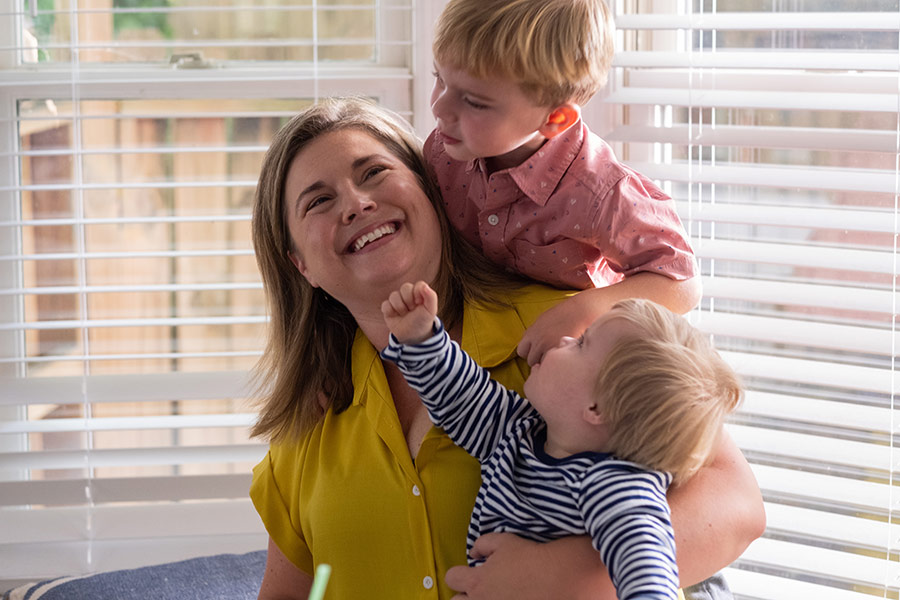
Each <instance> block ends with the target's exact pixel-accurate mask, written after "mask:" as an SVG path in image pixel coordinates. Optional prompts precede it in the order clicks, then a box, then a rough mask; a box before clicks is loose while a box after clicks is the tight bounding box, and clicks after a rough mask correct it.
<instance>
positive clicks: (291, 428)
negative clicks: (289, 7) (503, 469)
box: [250, 99, 761, 600]
mask: <svg viewBox="0 0 900 600" xmlns="http://www.w3.org/2000/svg"><path fill="white" fill-rule="evenodd" d="M426 172H427V171H426V168H425V165H424V162H423V160H422V156H421V151H420V146H419V142H418V140H417V139H416V138H415V137H414V136H412V135H411V134H410V133H409V129H408V128H407V126H406V124H405V123H404V122H402V121H401V120H400V119H398V118H396V117H395V116H393V115H392V114H390V113H387V112H386V111H384V110H383V109H379V108H377V107H375V106H374V105H372V104H369V103H367V102H363V101H361V100H355V99H333V100H329V101H326V102H323V103H322V104H320V105H317V106H315V107H312V108H310V109H308V110H306V111H304V112H303V113H301V114H300V115H299V116H297V117H296V118H294V119H293V120H292V121H291V122H289V123H288V124H287V125H286V126H285V127H284V128H283V129H282V130H281V131H280V132H279V134H278V135H277V136H276V137H275V139H274V141H273V143H272V145H271V147H270V149H269V151H268V153H267V155H266V158H265V160H264V162H263V167H262V173H261V176H260V181H259V185H258V187H257V194H256V199H255V204H254V212H253V241H254V246H255V249H256V255H257V260H258V263H259V266H260V271H261V273H262V277H263V284H264V289H265V292H266V298H267V301H268V304H269V312H270V315H271V319H270V323H269V338H268V343H267V347H266V352H265V354H264V356H263V359H262V362H261V363H260V368H259V371H258V374H259V377H260V379H259V381H260V382H261V383H262V384H263V385H261V387H260V394H259V395H260V400H261V406H262V410H261V413H260V419H259V422H258V423H257V425H256V427H255V429H254V433H255V434H256V435H259V436H265V437H267V438H269V440H270V447H269V452H268V454H267V456H266V457H265V458H264V459H263V460H262V462H260V463H259V464H258V465H257V466H256V468H255V469H254V479H253V484H252V488H251V493H250V495H251V498H252V500H253V502H254V505H255V507H256V509H257V511H258V512H259V514H260V516H261V517H262V521H263V523H264V524H265V526H266V529H267V531H268V533H269V536H270V542H269V552H268V559H267V569H266V575H265V577H264V579H263V583H262V587H261V590H260V598H264V599H265V598H275V597H279V598H305V595H306V594H307V593H308V590H309V588H310V584H311V576H312V573H313V572H314V570H315V567H316V566H317V565H318V564H322V563H327V564H330V565H331V566H332V568H333V571H332V575H331V579H330V580H329V594H333V595H334V597H345V598H360V597H365V598H372V599H375V600H380V599H382V598H384V599H391V600H397V599H400V600H405V599H406V598H420V597H422V594H423V591H424V592H425V593H426V594H429V592H430V594H429V595H430V596H432V597H437V598H448V599H449V598H451V597H452V596H453V591H451V589H450V585H449V584H448V581H453V582H454V583H453V585H454V586H455V587H456V589H459V590H462V591H465V592H466V594H467V597H469V598H471V599H473V600H477V599H480V598H500V599H503V598H511V597H516V598H519V599H520V600H524V599H526V598H532V597H549V596H554V595H562V596H565V597H570V596H576V595H578V594H579V593H581V592H583V591H585V590H591V591H592V592H596V593H597V594H598V596H597V597H601V598H613V597H614V594H613V593H612V589H611V586H610V583H609V580H608V577H607V576H606V574H605V569H603V568H602V566H601V565H599V562H598V560H597V554H596V552H595V551H594V550H593V548H591V546H590V541H589V540H588V538H587V537H586V536H580V537H574V538H565V539H562V540H556V541H553V542H549V543H547V544H537V543H535V542H529V541H526V540H524V539H521V538H518V537H516V536H509V535H508V534H499V537H497V538H493V540H492V543H496V544H500V547H496V546H494V547H491V548H490V551H486V552H485V556H486V561H485V563H484V565H483V566H481V567H479V568H478V569H477V570H473V571H468V570H466V569H467V568H466V567H462V566H459V565H464V564H465V548H466V544H465V537H466V529H467V524H468V522H469V517H470V513H471V511H472V505H473V502H474V498H475V494H476V492H477V489H478V486H479V484H480V480H481V477H480V472H479V466H478V463H477V461H475V460H474V459H473V458H471V457H470V456H468V455H467V454H466V453H465V451H464V450H462V449H461V448H459V447H457V446H455V445H454V444H453V443H452V442H451V440H450V439H449V438H448V437H447V435H446V433H444V431H443V430H442V429H439V428H436V427H434V426H432V424H431V422H430V420H429V418H428V414H427V411H426V410H425V407H424V405H423V403H422V401H421V399H420V398H419V397H418V395H417V394H416V393H415V392H414V391H413V390H412V389H411V388H410V387H409V386H408V385H407V384H406V382H405V381H404V380H403V377H402V375H401V374H400V372H399V371H398V370H397V368H396V366H394V365H390V364H383V363H382V361H381V359H380V357H379V355H378V351H379V350H381V349H383V348H384V347H385V346H386V344H387V340H388V330H387V327H386V325H385V323H384V319H383V316H382V314H381V303H382V301H384V300H385V299H387V297H388V296H389V294H390V292H391V291H393V290H394V289H396V288H397V287H399V286H400V285H401V284H402V283H405V282H407V281H417V280H424V281H427V282H428V283H429V284H430V285H431V286H432V287H433V288H435V290H437V291H438V293H439V294H440V297H441V298H442V300H443V302H442V304H441V305H440V307H439V309H438V314H439V316H440V317H441V319H442V321H443V322H444V323H445V324H446V326H447V331H448V332H449V333H450V335H451V337H452V338H453V339H454V340H456V341H457V342H459V343H460V346H461V347H462V348H463V349H465V350H466V351H467V352H468V353H469V354H470V355H472V356H473V358H474V359H475V360H476V362H477V363H478V364H479V365H481V366H483V367H485V368H487V369H488V370H489V371H490V373H491V376H492V377H493V378H494V379H496V380H497V381H499V382H501V383H502V384H503V385H505V386H506V387H508V388H510V389H515V390H517V391H518V392H519V393H521V392H522V385H523V381H524V379H525V376H526V374H527V372H528V367H527V364H526V362H525V361H524V360H523V359H520V358H519V357H518V356H517V355H516V346H517V344H518V342H519V340H520V338H521V336H522V334H523V333H524V331H525V329H526V328H527V327H528V326H529V325H530V324H531V323H533V322H534V320H535V319H536V318H537V317H538V316H539V315H540V314H541V313H542V312H543V311H544V310H546V309H547V308H549V307H552V306H554V305H555V304H556V303H558V302H559V301H561V300H562V299H564V298H565V297H566V296H567V295H568V294H569V293H568V292H564V291H561V290H556V289H550V288H546V287H543V286H537V285H524V284H523V283H522V282H520V281H518V280H513V279H510V276H509V275H507V274H505V273H503V272H500V271H498V270H497V268H496V267H493V266H492V265H490V264H488V263H487V262H485V260H484V258H483V257H481V256H480V254H478V253H477V252H475V251H474V250H473V249H472V248H471V247H470V246H468V245H467V244H466V243H464V242H463V241H461V240H460V239H459V238H458V237H457V234H456V233H455V232H454V231H452V230H451V228H450V227H449V226H448V223H447V219H446V216H445V214H444V213H443V209H442V207H441V204H440V197H439V194H438V193H437V191H436V189H435V188H434V186H433V184H432V183H431V182H430V180H429V179H428V177H427V176H426ZM713 496H714V497H713ZM726 496H727V497H726ZM711 498H712V499H713V500H714V502H712V503H711V502H710V499H711ZM670 501H671V504H672V511H673V522H674V523H675V527H676V535H678V536H679V541H678V543H679V545H680V548H682V549H684V552H683V558H684V564H683V565H679V566H680V568H681V569H682V572H683V573H686V575H684V576H683V581H684V582H685V583H692V582H694V581H696V580H699V579H702V578H703V577H707V576H709V575H710V574H711V573H713V572H714V571H716V570H717V569H719V568H721V567H722V566H724V565H725V564H727V563H728V562H729V561H731V560H732V559H733V558H734V557H735V556H737V554H739V553H740V551H741V550H743V548H744V547H746V544H747V543H749V541H750V540H751V539H753V538H754V537H755V536H756V535H758V531H759V529H760V527H759V525H760V523H759V521H758V519H757V517H758V516H759V515H760V514H761V513H760V511H759V510H758V508H759V507H760V506H761V502H760V499H759V494H758V490H757V489H756V486H755V483H754V481H753V479H752V476H750V473H749V469H748V468H747V466H746V462H745V461H744V460H743V457H742V456H741V455H740V453H739V452H738V451H737V450H736V448H735V447H734V446H733V444H731V442H730V438H728V437H727V436H725V438H724V440H723V444H722V446H721V448H719V450H718V455H717V460H716V461H715V462H714V464H713V465H712V466H710V467H709V468H707V469H705V470H704V472H702V473H701V474H700V475H698V477H696V478H695V479H694V480H692V482H690V483H689V484H687V485H685V486H684V487H683V488H681V489H680V492H679V494H678V496H677V497H673V498H671V499H670ZM711 504H712V505H713V506H723V507H728V509H727V515H726V514H725V512H724V510H723V511H721V512H720V511H718V510H713V512H714V513H715V514H710V508H709V507H710V505H711ZM700 519H702V523H703V526H700V524H699V523H700V521H699V520H700ZM487 537H488V536H485V538H482V539H486V538H487ZM485 543H487V542H485ZM477 548H478V546H476V549H477ZM710 557H712V558H710ZM553 565H557V567H555V568H554V567H553ZM448 571H449V573H448ZM563 571H564V572H563ZM445 575H446V581H445ZM560 586H571V587H570V588H567V589H562V588H561V587H560ZM604 593H605V594H607V595H604Z"/></svg>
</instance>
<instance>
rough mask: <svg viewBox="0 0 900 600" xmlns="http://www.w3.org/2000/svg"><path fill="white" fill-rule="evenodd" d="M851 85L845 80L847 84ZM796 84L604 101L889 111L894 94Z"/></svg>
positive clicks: (660, 92) (632, 92) (621, 92)
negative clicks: (817, 89) (786, 87)
mask: <svg viewBox="0 0 900 600" xmlns="http://www.w3.org/2000/svg"><path fill="white" fill-rule="evenodd" d="M849 83H851V82H850V81H848V84H849ZM802 89H803V88H802V87H801V86H800V84H799V83H796V84H795V85H794V89H792V90H790V91H791V93H790V95H788V96H786V95H785V91H788V90H777V91H767V90H727V89H726V90H722V89H717V90H704V89H664V88H636V87H629V88H621V89H618V90H616V91H614V92H612V93H611V94H610V95H609V96H607V97H606V98H605V99H604V101H605V102H607V103H611V104H651V105H652V104H659V105H663V106H666V105H674V106H693V107H703V108H716V107H725V108H754V109H772V110H823V111H825V110H827V111H864V112H893V111H896V109H897V95H896V94H890V93H884V94H872V93H858V94H857V93H851V92H827V93H823V92H805V91H801V90H802Z"/></svg>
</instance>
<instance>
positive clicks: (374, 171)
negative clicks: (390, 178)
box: [363, 165, 386, 179]
mask: <svg viewBox="0 0 900 600" xmlns="http://www.w3.org/2000/svg"><path fill="white" fill-rule="evenodd" d="M385 170H386V167H382V166H381V165H378V166H376V167H371V168H370V169H367V170H366V172H365V174H364V175H363V179H371V178H372V177H374V176H376V175H378V174H379V173H381V172H383V171H385Z"/></svg>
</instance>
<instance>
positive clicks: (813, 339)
mask: <svg viewBox="0 0 900 600" xmlns="http://www.w3.org/2000/svg"><path fill="white" fill-rule="evenodd" d="M694 324H695V325H696V326H697V327H698V328H699V329H701V330H702V331H706V332H708V333H712V334H714V335H722V336H730V337H740V338H747V339H753V340H760V341H764V342H771V343H774V344H780V345H787V346H802V347H814V348H828V349H832V350H843V351H846V352H848V353H849V352H858V353H861V354H869V355H882V356H890V355H892V354H893V352H894V348H896V347H900V346H898V345H897V343H898V342H900V332H892V331H891V330H890V329H887V328H884V327H882V328H875V327H862V326H853V325H838V324H834V323H824V322H821V321H805V320H803V318H802V317H801V316H795V317H794V316H791V315H785V316H783V317H781V316H779V317H764V316H757V315H748V314H740V313H725V312H721V311H715V312H703V313H701V314H700V316H699V317H698V319H697V320H696V321H695V323H694Z"/></svg>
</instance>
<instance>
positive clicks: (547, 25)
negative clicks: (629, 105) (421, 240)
mask: <svg viewBox="0 0 900 600" xmlns="http://www.w3.org/2000/svg"><path fill="white" fill-rule="evenodd" d="M613 34H614V31H613V24H612V17H611V15H610V14H609V11H608V9H607V7H606V5H605V4H604V2H603V0H450V2H449V3H448V4H447V6H446V8H445V9H444V11H443V12H442V14H441V16H440V18H439V20H438V23H437V27H436V31H435V39H434V47H433V50H434V69H435V73H434V76H435V82H434V89H433V91H432V94H431V108H432V111H433V113H434V117H435V119H436V120H437V127H436V128H435V130H434V131H433V132H432V133H431V134H430V135H429V137H428V139H427V140H426V142H425V156H426V159H427V161H428V162H429V164H430V166H431V167H432V169H433V175H434V177H435V178H436V181H437V183H438V185H439V186H440V190H441V194H442V195H443V199H444V203H445V205H446V207H447V214H448V215H449V217H450V221H451V222H452V223H453V225H454V227H455V228H456V229H458V230H459V231H460V232H461V233H462V234H463V236H464V237H465V238H466V239H467V240H468V241H469V242H470V243H472V244H474V245H475V246H476V247H477V248H480V249H481V251H482V252H483V253H484V255H485V256H487V257H488V258H489V259H491V260H492V261H494V262H496V263H499V264H501V265H503V266H505V267H507V268H508V269H510V270H513V271H516V272H519V273H521V274H523V275H526V276H528V277H531V278H533V279H537V280H539V281H543V282H545V283H549V284H551V285H554V286H557V287H561V288H571V289H584V290H587V291H586V292H585V293H582V294H577V295H575V296H573V297H572V298H571V299H570V300H568V301H567V302H564V303H562V304H561V305H559V306H558V307H556V308H555V309H554V310H552V311H550V312H548V313H547V314H546V315H544V316H542V317H541V319H539V320H538V321H537V322H536V323H535V325H533V326H532V327H531V328H530V329H529V331H528V332H527V333H526V335H525V338H524V339H523V343H522V345H520V347H519V350H520V354H521V355H523V356H525V357H526V358H528V362H529V363H533V362H535V361H536V360H538V359H539V358H540V356H541V355H542V354H543V351H544V350H546V349H547V348H550V347H552V346H554V345H555V344H556V342H557V341H558V340H559V336H560V333H561V332H568V333H573V332H579V331H583V330H584V328H585V327H586V326H587V325H588V324H590V323H591V322H593V320H594V319H595V318H596V317H597V316H599V315H600V314H602V313H603V312H605V311H606V310H608V309H609V307H610V306H612V305H613V304H614V303H615V302H616V301H617V300H620V299H622V298H627V297H635V296H636V297H645V298H649V299H652V300H655V301H657V302H659V303H661V304H663V305H665V306H667V307H669V308H670V309H672V310H675V311H676V312H681V313H683V312H687V311H688V310H690V309H691V308H693V307H694V305H696V303H697V302H698V301H699V299H700V286H699V282H698V278H697V279H695V278H694V276H695V273H696V271H695V264H694V256H693V252H692V250H691V247H690V244H689V242H688V240H687V235H686V233H685V231H684V228H683V227H682V225H681V222H680V220H679V218H678V215H677V214H676V211H675V206H674V203H673V202H672V200H671V198H669V197H668V196H667V195H666V194H665V193H664V192H663V191H662V190H660V189H659V188H658V187H657V186H656V185H654V184H653V183H652V182H651V181H650V180H649V179H647V178H646V177H644V176H643V175H641V174H640V173H637V172H635V171H633V170H631V169H630V168H628V167H627V166H625V165H623V164H621V163H620V162H618V160H616V157H615V156H614V155H613V152H612V150H611V148H610V147H609V146H608V145H607V144H606V143H605V142H604V141H603V140H602V139H600V138H599V137H598V136H597V135H595V134H593V133H592V132H591V131H590V130H589V129H588V128H587V126H586V125H585V124H584V123H583V122H582V120H581V108H580V107H581V105H583V104H584V103H585V102H587V101H588V100H589V99H590V98H591V96H593V95H594V94H595V93H596V92H597V90H599V89H600V88H601V87H602V86H603V85H604V84H605V83H606V78H607V72H608V71H609V66H610V62H611V60H612V54H613Z"/></svg>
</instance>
